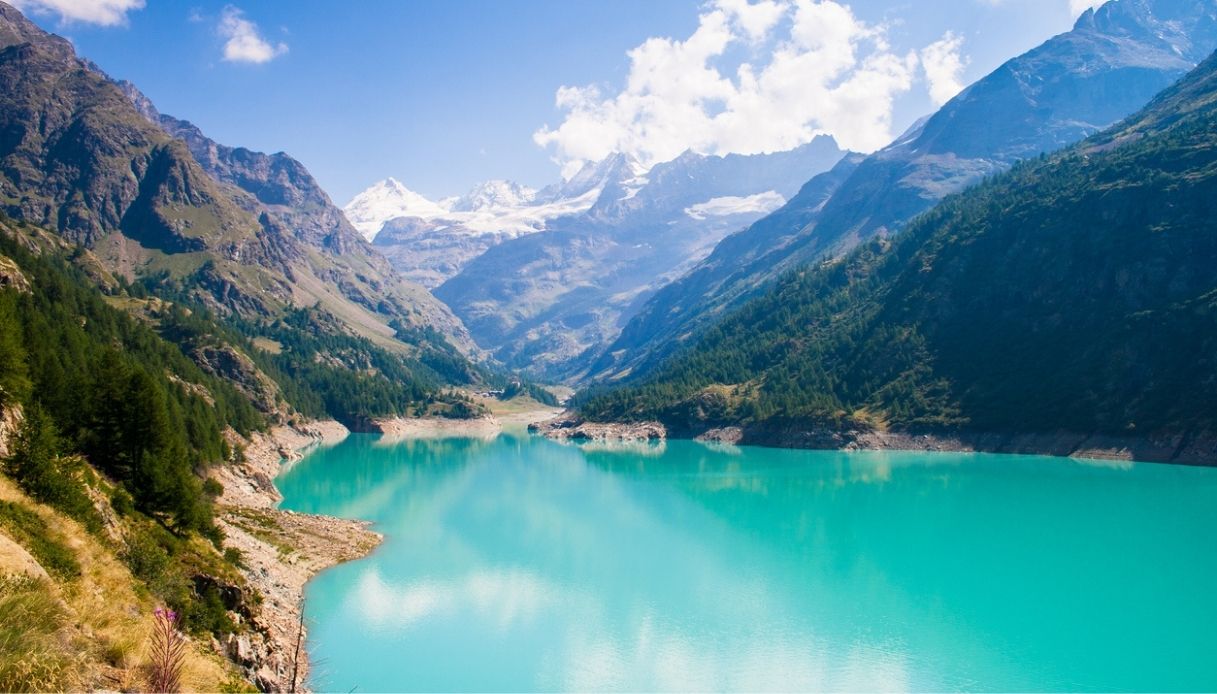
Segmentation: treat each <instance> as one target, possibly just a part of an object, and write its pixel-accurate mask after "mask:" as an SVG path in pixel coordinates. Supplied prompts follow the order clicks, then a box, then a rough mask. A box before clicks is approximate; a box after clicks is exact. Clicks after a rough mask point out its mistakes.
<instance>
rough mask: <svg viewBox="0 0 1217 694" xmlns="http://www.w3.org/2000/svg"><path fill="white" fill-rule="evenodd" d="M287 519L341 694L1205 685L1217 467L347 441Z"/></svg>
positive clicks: (312, 471) (1216, 642)
mask: <svg viewBox="0 0 1217 694" xmlns="http://www.w3.org/2000/svg"><path fill="white" fill-rule="evenodd" d="M278 483H279V486H280V488H281V489H282V491H283V494H284V496H285V501H284V504H283V506H284V507H285V508H290V509H294V510H297V511H305V512H310V513H327V514H333V515H337V516H343V517H347V518H363V519H367V520H371V521H374V523H375V528H376V529H377V530H378V531H380V532H382V533H384V535H385V543H384V544H383V545H382V546H381V547H380V548H379V549H378V550H377V551H376V552H375V553H374V554H373V555H372V556H370V557H368V558H366V559H363V560H360V561H356V562H353V563H350V564H346V565H343V566H339V567H336V568H334V569H331V570H329V571H326V572H325V573H323V574H321V575H320V576H318V577H317V578H316V579H315V580H314V581H313V582H312V583H311V584H310V585H309V588H308V591H307V601H308V602H307V615H308V617H309V619H310V620H311V624H312V627H311V631H310V638H309V643H308V647H309V651H310V653H311V655H312V657H313V662H314V664H315V665H314V675H313V681H312V683H311V684H312V686H313V687H315V688H318V689H323V690H336V691H343V692H346V691H350V690H352V689H355V691H357V692H372V691H384V690H393V691H396V690H427V691H434V690H462V691H468V690H494V691H523V690H527V691H533V690H545V691H553V690H577V691H586V690H629V691H634V690H680V691H684V690H746V691H758V690H783V691H789V690H865V691H871V690H915V691H927V690H935V691H940V690H978V689H979V690H1003V691H1011V690H1019V691H1023V690H1053V691H1059V690H1069V691H1076V690H1088V691H1110V690H1153V691H1167V690H1189V691H1194V690H1210V691H1211V690H1215V689H1217V535H1215V533H1217V470H1215V469H1200V468H1185V467H1176V466H1167V465H1120V464H1106V465H1105V464H1090V463H1083V462H1078V461H1072V460H1066V459H1053V458H1038V457H1013V456H998V455H959V454H923V453H894V452H885V453H840V452H808V451H786V450H770V449H760V448H743V449H741V448H733V447H717V448H715V447H708V446H705V445H702V444H698V443H694V442H687V441H673V442H668V443H667V444H666V445H664V446H660V447H638V448H635V449H633V450H603V449H601V450H596V449H593V448H579V447H575V446H567V445H560V444H556V443H553V442H550V441H546V440H542V439H539V438H532V437H528V436H526V435H519V436H511V435H504V436H501V437H499V438H497V439H495V440H493V441H473V440H449V441H431V442H425V441H414V442H402V443H397V444H384V443H380V442H379V440H378V438H377V437H375V436H372V435H353V436H351V437H350V438H349V439H347V440H346V441H345V442H344V443H342V444H340V445H338V446H335V447H332V448H328V449H322V450H320V451H317V452H315V453H313V454H312V455H310V456H309V457H307V458H306V459H305V460H304V461H302V462H300V463H299V464H297V465H296V466H294V467H293V468H291V469H290V470H288V471H286V472H285V473H284V474H283V475H282V476H281V477H280V479H279V480H278Z"/></svg>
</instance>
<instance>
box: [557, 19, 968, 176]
mask: <svg viewBox="0 0 1217 694" xmlns="http://www.w3.org/2000/svg"><path fill="white" fill-rule="evenodd" d="M949 38H950V40H949V41H947V42H946V43H943V42H941V41H940V42H939V43H938V44H935V46H936V47H928V48H927V49H926V50H927V55H928V56H929V57H930V58H931V59H932V60H934V61H935V62H934V64H933V67H932V70H933V72H932V73H930V72H927V76H930V79H933V80H937V82H936V86H935V87H933V89H934V90H935V92H936V93H937V94H938V95H939V96H941V95H942V94H945V93H946V92H947V91H949V90H950V89H952V88H955V85H956V84H957V83H958V81H959V78H960V71H961V70H962V66H963V64H964V62H963V59H962V58H961V57H960V56H959V48H960V45H961V43H960V42H959V40H958V39H955V38H954V37H953V36H952V37H949ZM627 55H628V57H629V61H630V72H629V77H628V79H627V80H626V84H625V87H624V88H623V89H621V90H620V91H618V92H616V93H608V94H606V93H605V92H604V90H603V89H602V88H600V87H597V86H595V85H591V86H563V87H561V88H560V89H558V91H557V97H556V104H557V106H558V108H559V109H560V110H561V111H563V112H564V118H563V120H562V122H561V123H560V124H559V125H558V126H557V127H553V128H551V127H549V126H546V127H543V128H541V129H540V130H538V131H537V132H536V133H535V134H534V135H533V139H534V140H535V141H536V143H537V144H538V145H540V146H542V147H545V148H548V149H549V150H550V152H551V153H552V154H553V156H554V159H555V160H556V161H557V162H558V163H559V164H561V165H562V167H563V173H564V174H565V175H568V176H569V175H570V174H571V173H572V172H574V171H576V170H578V167H579V166H581V165H582V164H583V163H585V162H588V161H596V160H599V159H602V158H604V157H605V156H607V155H608V154H610V153H612V152H618V151H619V152H625V153H628V154H631V155H633V156H635V157H636V158H638V159H639V161H641V162H643V164H645V165H652V164H655V163H658V162H662V161H666V160H669V159H672V158H674V157H676V156H678V155H679V154H680V153H681V152H683V151H684V150H686V149H692V150H694V151H697V152H701V153H705V154H727V153H739V154H756V153H759V152H772V151H779V150H786V149H790V148H793V147H797V146H799V145H801V144H803V143H806V142H808V141H810V140H811V139H812V138H813V137H815V136H816V135H818V134H831V135H833V136H834V137H836V138H837V141H838V142H839V143H840V144H841V145H842V146H843V147H847V148H850V149H854V150H857V151H864V152H866V151H872V150H875V149H877V148H879V147H882V146H884V145H886V144H887V143H888V142H890V141H891V139H892V132H891V130H892V106H893V102H894V100H895V99H896V97H898V96H899V95H901V94H903V93H905V92H907V91H909V90H910V89H912V87H913V85H914V83H915V82H916V81H917V78H918V75H919V72H918V66H919V65H920V64H921V62H922V59H921V57H920V56H919V54H918V52H917V51H909V52H907V53H901V52H898V51H896V50H894V49H893V48H892V47H891V46H890V45H889V44H888V41H887V37H886V31H885V28H884V27H882V26H877V25H872V24H868V23H867V22H865V21H862V20H861V19H859V18H858V17H856V16H855V15H854V13H853V11H852V10H851V9H850V7H849V6H848V5H846V4H843V3H841V2H836V1H835V0H760V1H759V2H748V0H715V1H714V2H712V3H711V4H709V5H707V6H706V8H705V9H704V10H703V11H702V13H701V15H700V17H699V21H698V26H697V29H696V30H695V31H694V32H693V34H692V35H691V36H689V37H687V38H685V39H684V40H676V39H671V38H651V39H648V40H647V41H646V42H644V43H643V44H642V45H640V46H638V47H636V48H634V49H633V50H631V51H629V53H628V54H627ZM739 55H747V56H750V57H747V58H745V59H743V60H740V59H739V58H738V56H739ZM733 59H734V60H733ZM956 63H958V66H956ZM931 75H932V76H931ZM932 84H933V83H932ZM956 91H958V89H956Z"/></svg>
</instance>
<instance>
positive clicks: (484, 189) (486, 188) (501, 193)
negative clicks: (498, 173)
mask: <svg viewBox="0 0 1217 694" xmlns="http://www.w3.org/2000/svg"><path fill="white" fill-rule="evenodd" d="M536 197H537V191H535V190H533V189H532V188H529V187H528V186H522V185H520V184H519V183H515V182H513V181H486V182H484V183H479V184H478V185H476V186H474V187H473V190H471V191H469V192H468V193H467V194H465V195H464V196H462V197H461V198H460V199H459V200H457V201H456V203H455V204H453V205H452V211H453V212H478V211H481V210H490V209H495V208H501V207H523V206H525V205H528V204H530V203H531V202H532V201H533V199H535V198H536Z"/></svg>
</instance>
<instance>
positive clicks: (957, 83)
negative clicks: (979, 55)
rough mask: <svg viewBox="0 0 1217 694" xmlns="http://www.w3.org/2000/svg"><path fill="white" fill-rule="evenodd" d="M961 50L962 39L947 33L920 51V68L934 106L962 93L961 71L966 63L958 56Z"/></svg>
mask: <svg viewBox="0 0 1217 694" xmlns="http://www.w3.org/2000/svg"><path fill="white" fill-rule="evenodd" d="M962 48H963V37H962V36H956V35H955V34H954V33H952V32H950V31H948V32H947V33H946V34H944V35H943V37H942V38H941V39H939V40H938V41H935V42H934V43H931V44H930V45H928V46H926V47H925V48H923V49H921V68H922V69H923V70H924V71H925V78H926V81H927V82H929V88H930V98H931V99H933V100H934V104H935V105H936V106H941V105H943V104H945V103H946V102H948V101H950V100H951V99H953V98H954V97H955V95H956V94H958V93H959V92H961V91H963V87H964V84H963V71H964V68H966V67H967V66H968V61H967V60H966V59H965V58H964V57H963V56H962V55H961V54H960V50H961V49H962Z"/></svg>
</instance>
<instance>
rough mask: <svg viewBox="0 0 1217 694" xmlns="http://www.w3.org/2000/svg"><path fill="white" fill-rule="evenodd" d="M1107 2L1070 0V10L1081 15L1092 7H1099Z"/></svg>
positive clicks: (1104, 0)
mask: <svg viewBox="0 0 1217 694" xmlns="http://www.w3.org/2000/svg"><path fill="white" fill-rule="evenodd" d="M1106 4H1107V0H1069V10H1070V11H1071V12H1073V13H1074V14H1075V15H1079V14H1082V13H1083V12H1085V11H1086V10H1089V9H1090V8H1092V7H1093V8H1095V9H1098V7H1099V6H1100V5H1106Z"/></svg>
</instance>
